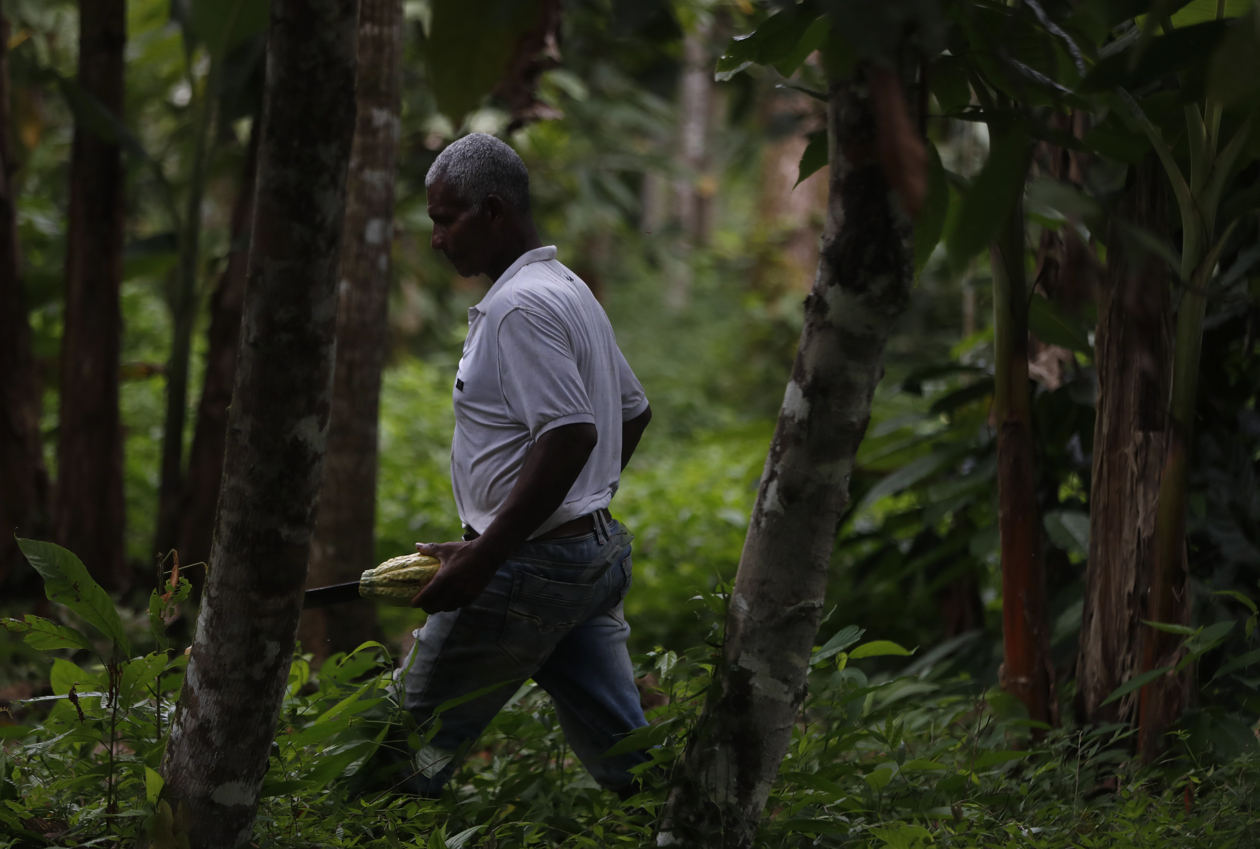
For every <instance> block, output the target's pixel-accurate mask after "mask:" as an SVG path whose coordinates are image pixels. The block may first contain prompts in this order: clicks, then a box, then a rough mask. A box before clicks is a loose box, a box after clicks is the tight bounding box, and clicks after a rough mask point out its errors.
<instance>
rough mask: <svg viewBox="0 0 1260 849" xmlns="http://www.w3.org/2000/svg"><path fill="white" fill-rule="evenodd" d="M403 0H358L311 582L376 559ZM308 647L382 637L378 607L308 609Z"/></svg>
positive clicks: (352, 571) (355, 572) (337, 578)
mask: <svg viewBox="0 0 1260 849" xmlns="http://www.w3.org/2000/svg"><path fill="white" fill-rule="evenodd" d="M402 20H403V16H402V0H362V5H361V7H360V10H359V74H358V79H357V80H356V82H355V90H356V94H357V97H358V118H357V120H356V125H355V133H354V147H353V151H352V153H351V154H350V173H349V176H348V177H347V179H346V223H345V233H344V235H343V236H342V255H341V302H340V304H339V305H338V307H337V366H336V371H335V376H334V378H333V400H332V415H331V418H330V420H329V424H328V453H327V456H326V457H325V460H324V482H323V487H322V489H321V494H320V514H319V523H318V525H317V526H316V529H315V539H314V542H313V543H312V545H311V568H310V576H309V578H308V580H307V583H308V585H310V586H316V587H317V586H323V585H326V584H336V583H342V582H345V581H354V580H358V578H359V575H360V573H362V571H363V570H364V569H367V568H369V567H371V566H373V565H375V563H376V559H375V556H374V555H375V550H376V535H375V525H376V466H377V456H376V455H377V445H378V427H377V411H378V408H379V406H380V396H381V370H382V368H383V367H384V364H385V341H386V338H387V335H388V329H389V328H388V315H387V307H388V301H389V281H390V250H391V248H392V246H393V242H394V238H393V234H394V179H395V176H396V175H397V173H398V141H399V110H400V108H401V107H400V104H401V100H400V98H401V90H402V31H403V29H402ZM299 636H300V638H301V640H302V646H303V648H304V649H305V650H307V651H310V652H313V653H314V655H315V658H316V660H317V661H318V662H321V663H322V662H323V660H324V658H326V657H327V656H328V655H329V654H333V653H336V652H340V651H350V650H352V649H354V648H355V647H356V646H358V645H360V644H361V643H363V642H365V641H367V640H371V639H374V638H375V636H376V608H375V607H374V606H372V605H370V604H352V605H348V606H347V607H344V608H342V609H339V610H337V611H335V613H334V612H333V611H330V610H328V609H326V608H325V609H322V610H311V611H307V612H305V613H303V614H302V626H301V628H300V630H299Z"/></svg>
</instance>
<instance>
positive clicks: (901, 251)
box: [658, 79, 913, 847]
mask: <svg viewBox="0 0 1260 849" xmlns="http://www.w3.org/2000/svg"><path fill="white" fill-rule="evenodd" d="M828 98H829V104H828V136H829V146H830V149H831V163H832V167H831V172H830V193H829V196H828V205H827V221H826V225H825V229H824V233H823V244H822V251H821V255H820V257H819V263H818V274H817V277H816V278H815V281H814V288H813V291H812V292H811V294H810V295H809V297H808V298H807V299H806V301H805V326H804V328H803V329H802V331H801V343H800V348H799V350H798V353H797V357H796V363H795V365H794V367H793V370H792V379H791V382H789V383H788V386H787V391H786V393H785V395H784V399H783V407H782V410H781V411H780V413H779V422H778V426H777V427H776V429H775V435H774V440H773V441H772V442H771V445H770V453H769V456H768V457H767V458H766V466H765V471H764V472H763V474H762V478H761V485H760V488H759V489H758V492H757V503H756V506H755V507H754V508H753V515H752V520H751V522H750V525H749V529H748V537H747V539H746V541H745V543H744V551H743V555H742V556H741V558H740V564H739V573H738V575H737V577H736V579H735V587H734V590H733V591H732V594H731V599H730V606H729V609H728V612H727V618H726V639H725V645H724V648H723V655H722V660H721V664H720V667H719V669H718V670H717V671H716V673H715V677H714V681H713V685H712V687H711V689H710V691H709V698H708V701H707V702H706V704H705V709H704V713H703V715H702V716H701V719H700V722H699V725H698V726H697V727H696V729H695V731H694V732H693V734H692V737H691V739H690V740H689V741H688V746H687V753H686V759H685V762H684V765H683V768H682V775H681V779H680V782H679V784H678V786H677V788H676V789H675V790H674V791H673V793H672V794H671V795H670V799H669V802H668V804H667V806H666V809H665V813H664V816H663V820H662V823H663V824H662V831H661V835H660V840H659V842H658V845H661V846H670V845H676V846H697V845H703V846H723V847H748V846H751V845H752V844H753V840H754V836H755V834H756V830H757V824H758V822H759V821H760V819H761V812H762V809H763V808H764V806H765V803H766V799H767V797H768V795H769V793H770V787H771V785H772V784H773V783H774V779H775V776H776V775H777V773H778V770H779V765H780V763H781V762H782V760H783V755H784V753H785V752H786V751H787V746H788V743H789V742H790V740H791V736H792V729H793V727H794V724H795V721H796V718H797V714H798V712H799V711H800V707H801V703H802V702H803V700H804V698H805V691H806V674H807V671H808V670H807V659H808V657H809V654H810V647H811V646H812V645H813V643H814V639H815V637H816V636H817V633H818V623H819V619H820V617H821V614H822V604H823V594H824V591H825V590H826V585H827V564H828V562H829V560H830V555H831V550H832V546H833V544H834V542H835V534H836V524H837V522H838V521H839V517H840V514H841V511H842V510H843V508H844V505H845V503H846V502H847V500H848V488H849V475H850V473H851V471H852V468H853V458H854V455H855V453H856V452H857V448H858V444H859V443H860V442H861V440H862V436H863V434H864V433H865V432H866V425H867V422H868V421H869V419H870V408H871V398H872V395H873V394H874V391H875V386H876V384H877V383H878V382H879V380H880V378H881V377H882V375H883V366H882V359H883V351H884V345H885V343H886V341H887V339H888V335H889V333H890V332H891V331H892V326H893V323H894V322H895V321H896V320H897V318H898V316H900V315H901V313H902V311H903V310H904V309H905V306H906V302H907V300H908V298H909V293H910V286H911V280H912V267H911V266H912V262H911V260H912V255H913V254H912V250H911V242H910V240H911V237H912V232H911V227H910V222H909V219H908V218H907V217H906V216H905V214H904V213H903V212H902V211H901V209H900V207H899V205H898V204H897V202H896V200H895V196H894V194H893V192H892V191H891V190H890V188H889V185H888V181H887V180H886V179H885V177H884V175H883V172H882V170H881V168H880V165H879V162H878V161H877V159H876V158H875V155H874V151H873V149H872V148H873V139H874V133H875V119H874V114H873V110H872V103H871V100H870V95H869V89H868V87H867V86H866V85H865V82H864V80H862V79H857V80H852V81H844V82H840V83H835V84H833V85H832V86H831V88H830V92H829V96H828Z"/></svg>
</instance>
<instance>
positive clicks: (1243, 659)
mask: <svg viewBox="0 0 1260 849" xmlns="http://www.w3.org/2000/svg"><path fill="white" fill-rule="evenodd" d="M1257 662H1260V649H1253V650H1252V651H1249V652H1247V653H1246V654H1243V655H1239V656H1238V657H1235V658H1232V659H1231V660H1230V661H1229V663H1226V664H1225V665H1224V666H1222V667H1221V668H1220V669H1218V670H1216V674H1215V675H1213V676H1212V680H1213V681H1215V680H1216V679H1217V678H1220V677H1221V676H1223V675H1228V674H1229V673H1231V672H1233V671H1234V670H1235V669H1243V668H1245V667H1248V666H1251V665H1252V664H1254V663H1257Z"/></svg>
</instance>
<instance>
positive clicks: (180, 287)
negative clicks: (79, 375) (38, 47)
mask: <svg viewBox="0 0 1260 849" xmlns="http://www.w3.org/2000/svg"><path fill="white" fill-rule="evenodd" d="M221 64H222V60H221V59H219V58H217V57H216V58H212V59H211V64H210V73H209V75H208V77H207V79H206V86H205V89H204V91H203V93H202V95H201V97H200V98H199V101H200V102H199V103H198V104H197V120H196V122H195V124H194V126H193V156H192V165H191V168H190V172H189V175H188V199H187V200H188V203H187V207H186V208H185V212H184V221H183V229H182V232H181V233H180V235H179V268H178V273H177V276H176V280H175V286H174V289H173V291H172V292H171V297H170V310H171V327H172V334H171V358H170V361H169V362H168V363H167V366H166V421H165V424H164V427H163V430H162V467H161V479H160V482H159V485H158V515H157V523H156V528H155V532H154V540H153V550H154V552H156V553H157V555H158V556H159V557H161V556H163V555H165V554H166V552H168V551H170V549H171V548H173V547H174V546H175V544H176V542H177V540H178V538H179V509H180V491H181V489H182V486H183V471H184V469H183V465H184V416H185V415H186V413H187V408H188V361H189V358H190V355H191V353H192V336H193V325H194V324H195V323H196V320H197V272H198V270H199V267H200V264H201V202H202V197H203V195H204V194H205V182H206V168H207V164H208V160H209V156H210V146H211V139H212V138H213V135H214V113H215V108H216V106H217V101H218V97H219V84H218V80H219V75H220V73H221ZM195 82H196V81H195V80H193V79H191V78H190V79H189V80H188V83H189V85H190V86H193V87H194V90H195Z"/></svg>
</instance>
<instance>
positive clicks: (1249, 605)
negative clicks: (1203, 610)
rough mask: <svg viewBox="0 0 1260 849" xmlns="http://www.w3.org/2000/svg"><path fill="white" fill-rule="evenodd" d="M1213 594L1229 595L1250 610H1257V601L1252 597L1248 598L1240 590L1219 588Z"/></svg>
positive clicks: (1253, 611)
mask: <svg viewBox="0 0 1260 849" xmlns="http://www.w3.org/2000/svg"><path fill="white" fill-rule="evenodd" d="M1212 595H1223V596H1229V597H1230V598H1232V599H1233V600H1234V601H1236V602H1238V603H1239V604H1241V605H1243V606H1245V607H1246V608H1247V609H1248V610H1250V611H1251V612H1252V613H1255V612H1256V603H1255V602H1254V601H1252V600H1251V599H1249V598H1247V597H1246V596H1245V595H1243V594H1242V593H1240V592H1238V590H1217V591H1215V592H1213V593H1212Z"/></svg>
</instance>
